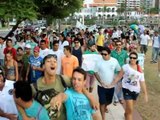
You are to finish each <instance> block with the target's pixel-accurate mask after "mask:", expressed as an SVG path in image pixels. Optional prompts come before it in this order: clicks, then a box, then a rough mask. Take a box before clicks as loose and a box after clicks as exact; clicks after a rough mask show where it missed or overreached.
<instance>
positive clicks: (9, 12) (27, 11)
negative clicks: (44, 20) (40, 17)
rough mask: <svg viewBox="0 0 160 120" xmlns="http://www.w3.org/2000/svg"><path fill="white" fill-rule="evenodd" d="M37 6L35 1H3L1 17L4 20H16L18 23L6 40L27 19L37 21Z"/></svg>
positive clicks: (0, 4) (0, 3) (1, 3)
mask: <svg viewBox="0 0 160 120" xmlns="http://www.w3.org/2000/svg"><path fill="white" fill-rule="evenodd" d="M36 9H37V7H36V5H35V4H34V1H33V0H1V1H0V17H1V18H3V19H4V20H7V19H8V18H15V19H16V20H17V23H16V25H15V26H13V28H12V30H11V31H10V32H9V33H8V34H7V36H6V37H5V38H8V37H9V36H10V35H11V34H12V33H13V32H14V31H15V30H16V29H17V27H18V25H19V24H20V23H21V22H22V21H23V20H25V19H35V18H36V17H37V12H36Z"/></svg>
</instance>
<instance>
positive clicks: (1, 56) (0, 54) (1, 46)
mask: <svg viewBox="0 0 160 120" xmlns="http://www.w3.org/2000/svg"><path fill="white" fill-rule="evenodd" d="M4 48H6V45H5V43H3V44H0V59H3V60H4V56H5V55H4V53H3V51H4Z"/></svg>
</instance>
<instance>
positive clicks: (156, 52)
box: [152, 47, 159, 61]
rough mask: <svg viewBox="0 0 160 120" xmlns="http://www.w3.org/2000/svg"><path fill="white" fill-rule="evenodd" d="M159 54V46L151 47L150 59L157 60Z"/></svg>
mask: <svg viewBox="0 0 160 120" xmlns="http://www.w3.org/2000/svg"><path fill="white" fill-rule="evenodd" d="M158 56H159V48H156V47H153V48H152V60H153V61H157V60H158Z"/></svg>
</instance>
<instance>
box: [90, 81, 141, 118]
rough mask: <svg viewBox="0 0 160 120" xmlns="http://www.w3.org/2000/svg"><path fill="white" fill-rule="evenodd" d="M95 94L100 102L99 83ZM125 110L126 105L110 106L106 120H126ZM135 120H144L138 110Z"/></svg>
mask: <svg viewBox="0 0 160 120" xmlns="http://www.w3.org/2000/svg"><path fill="white" fill-rule="evenodd" d="M92 94H94V96H95V98H96V99H97V100H98V94H97V82H95V87H94V90H93V92H92ZM124 108H125V104H123V106H122V104H120V103H117V105H116V106H114V105H113V104H110V105H109V106H108V111H109V112H108V113H106V120H124ZM133 120H143V119H142V117H141V116H140V114H139V113H138V111H137V110H135V109H134V112H133Z"/></svg>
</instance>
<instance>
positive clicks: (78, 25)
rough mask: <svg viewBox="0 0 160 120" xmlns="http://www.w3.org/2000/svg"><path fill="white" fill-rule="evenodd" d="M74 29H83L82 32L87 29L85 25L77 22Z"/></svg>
mask: <svg viewBox="0 0 160 120" xmlns="http://www.w3.org/2000/svg"><path fill="white" fill-rule="evenodd" d="M76 28H79V29H81V30H82V29H83V30H85V29H86V28H87V27H86V26H85V25H83V24H82V23H80V22H79V21H77V23H76Z"/></svg>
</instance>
